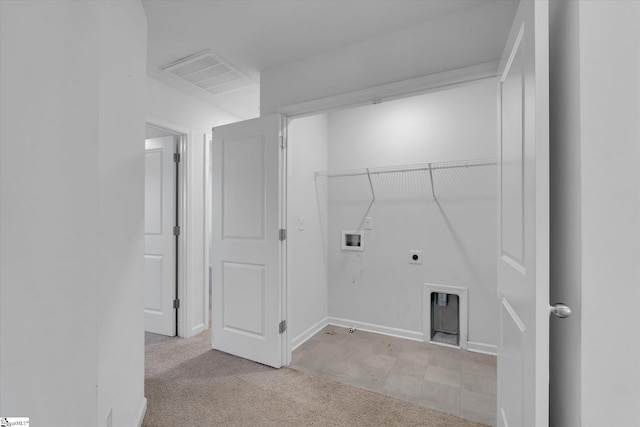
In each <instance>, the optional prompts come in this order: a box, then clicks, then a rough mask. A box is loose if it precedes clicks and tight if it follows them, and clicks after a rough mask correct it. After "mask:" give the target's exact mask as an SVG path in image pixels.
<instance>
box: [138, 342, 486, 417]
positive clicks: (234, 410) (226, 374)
mask: <svg viewBox="0 0 640 427" xmlns="http://www.w3.org/2000/svg"><path fill="white" fill-rule="evenodd" d="M145 395H146V397H147V399H148V405H147V414H146V416H145V419H144V423H143V426H145V427H164V426H167V427H169V426H171V427H175V426H190V427H195V426H203V427H204V426H207V427H209V426H296V427H297V426H429V427H431V426H433V427H436V426H438V427H449V426H465V427H466V426H469V427H471V426H484V424H479V423H475V422H472V421H468V420H465V419H463V418H458V417H456V416H453V415H449V414H445V413H443V412H439V411H435V410H432V409H429V408H426V407H422V406H419V405H415V404H412V403H409V402H405V401H402V400H398V399H394V398H391V397H387V396H383V395H380V394H377V393H374V392H370V391H367V390H363V389H359V388H356V387H352V386H348V385H345V384H340V383H336V382H333V381H328V380H324V379H322V378H319V377H315V376H312V375H309V374H306V373H304V372H300V371H296V370H293V369H289V368H282V369H272V368H269V367H266V366H263V365H260V364H258V363H254V362H250V361H248V360H245V359H241V358H238V357H235V356H231V355H228V354H225V353H222V352H219V351H216V350H211V340H210V332H209V331H205V332H203V333H202V334H200V335H198V336H197V337H194V338H191V339H187V340H184V339H180V338H168V339H164V340H163V339H155V340H154V339H150V340H148V341H147V344H146V368H145Z"/></svg>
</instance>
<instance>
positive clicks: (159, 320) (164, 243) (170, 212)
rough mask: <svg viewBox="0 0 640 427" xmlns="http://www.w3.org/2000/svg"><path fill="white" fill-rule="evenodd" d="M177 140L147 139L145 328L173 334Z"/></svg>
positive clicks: (174, 319)
mask: <svg viewBox="0 0 640 427" xmlns="http://www.w3.org/2000/svg"><path fill="white" fill-rule="evenodd" d="M174 152H175V140H174V137H173V136H167V137H163V138H153V139H147V140H146V141H145V198H144V212H145V223H144V228H145V256H144V257H145V309H144V312H145V330H146V331H149V332H153V333H156V334H162V335H168V336H174V335H175V334H176V329H175V328H176V317H175V309H174V308H173V300H174V299H175V236H174V235H173V226H174V225H175V210H176V209H175V206H176V205H175V200H176V193H175V191H176V190H175V173H176V172H175V163H174V161H173V154H174Z"/></svg>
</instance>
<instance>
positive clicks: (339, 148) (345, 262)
mask: <svg viewBox="0 0 640 427" xmlns="http://www.w3.org/2000/svg"><path fill="white" fill-rule="evenodd" d="M495 90H496V86H495V81H494V80H493V79H490V80H484V81H481V82H478V83H475V84H473V85H467V86H462V87H457V88H452V89H448V90H443V91H440V92H434V93H430V94H426V95H421V96H417V97H412V98H407V99H403V100H397V101H390V102H384V103H381V104H376V105H370V106H366V107H359V108H355V109H349V110H342V111H335V112H331V113H329V169H330V170H341V169H352V168H367V167H378V166H392V165H403V164H415V163H423V162H425V163H426V162H439V161H450V160H466V159H475V158H487V157H493V158H495V149H496V148H495V147H496V146H495V139H496V126H495V123H496V116H495V115H496V109H495ZM488 168H489V174H488V176H484V175H483V176H484V178H482V177H480V176H476V175H473V174H474V173H475V172H470V173H471V174H469V172H465V170H458V172H456V174H454V175H448V176H449V177H448V178H446V177H445V176H444V175H443V177H444V178H443V179H444V181H442V182H440V184H438V181H436V185H435V191H436V195H437V197H438V202H436V201H433V200H432V199H431V195H430V189H429V188H428V187H423V188H422V190H423V191H422V192H420V193H416V192H415V191H416V189H419V187H420V185H421V184H420V183H424V182H426V181H425V180H420V179H419V178H418V177H417V176H416V175H412V176H410V175H409V174H407V175H403V174H395V175H393V176H392V175H387V176H386V177H385V178H381V180H382V181H383V182H380V184H379V185H378V186H377V189H375V190H374V191H375V192H376V201H375V202H374V203H373V204H370V203H371V196H370V188H369V184H368V181H367V177H366V176H364V177H360V178H355V177H347V178H329V180H328V181H329V182H328V184H327V185H328V194H329V196H328V200H329V205H328V206H329V216H328V217H329V226H328V248H329V277H328V278H329V315H330V316H331V317H337V318H346V319H351V320H355V321H359V322H365V323H371V324H375V325H381V326H385V327H390V328H397V329H403V330H406V331H413V332H416V333H417V334H421V333H422V331H423V301H422V300H423V288H424V283H433V284H441V285H451V286H463V287H466V288H468V289H469V335H468V339H469V341H472V342H476V343H480V344H483V345H487V346H488V347H486V348H485V347H483V348H485V349H491V348H494V347H493V346H495V345H496V343H497V310H496V294H495V292H496V289H495V286H496V265H495V254H496V242H495V239H496V224H495V218H496V212H495V209H496V197H495V196H496V193H495V192H496V184H495V167H488ZM491 172H493V173H491ZM473 177H475V178H473ZM358 180H359V182H357V181H358ZM439 185H440V186H439ZM454 187H458V189H459V190H460V189H462V190H464V189H465V188H470V187H474V190H473V191H470V192H469V193H467V194H466V195H462V196H455V197H454V196H448V195H447V191H451V190H453V189H454ZM463 193H464V191H463ZM450 194H451V195H453V193H450ZM365 217H371V219H372V223H373V224H372V225H373V227H372V230H370V231H365V250H364V252H347V251H341V250H340V238H341V234H340V233H341V230H358V229H362V227H363V220H364V218H365ZM409 250H421V251H423V264H422V265H412V264H409V262H408V258H409V257H408V251H409Z"/></svg>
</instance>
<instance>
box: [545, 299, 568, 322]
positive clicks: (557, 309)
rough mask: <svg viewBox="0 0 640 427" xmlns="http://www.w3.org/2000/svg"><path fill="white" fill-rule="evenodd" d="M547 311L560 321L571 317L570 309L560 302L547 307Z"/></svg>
mask: <svg viewBox="0 0 640 427" xmlns="http://www.w3.org/2000/svg"><path fill="white" fill-rule="evenodd" d="M549 311H550V312H551V314H553V315H554V316H556V317H559V318H561V319H565V318H567V317H569V316H571V308H569V306H568V305H566V304H563V303H561V302H559V303H557V304H554V305H552V306H551V307H549Z"/></svg>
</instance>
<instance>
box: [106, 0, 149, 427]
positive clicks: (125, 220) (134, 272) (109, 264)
mask: <svg viewBox="0 0 640 427" xmlns="http://www.w3.org/2000/svg"><path fill="white" fill-rule="evenodd" d="M98 11H99V14H98V17H99V20H98V25H99V31H100V32H99V34H100V39H99V45H98V49H99V50H98V51H99V52H100V56H99V63H98V66H99V81H98V83H99V85H98V130H99V133H98V156H97V160H98V168H97V171H98V194H99V205H98V248H97V249H98V251H97V255H98V295H97V297H98V298H97V304H98V331H97V332H98V349H97V350H98V353H97V356H98V377H97V380H98V387H97V397H98V406H97V410H98V413H97V421H96V425H98V426H102V425H105V424H106V419H107V417H108V416H109V414H110V413H111V420H112V424H113V425H114V426H118V425H122V426H135V425H136V423H137V422H139V420H140V417H141V415H143V411H144V408H143V407H142V406H141V405H142V403H141V401H140V400H141V399H140V396H141V395H142V394H143V393H144V382H143V373H144V341H143V340H142V339H141V336H142V333H141V331H142V330H144V315H141V313H140V311H141V307H142V308H144V286H140V284H141V283H144V274H145V273H144V271H145V270H144V143H143V141H144V139H145V125H144V114H145V81H146V52H147V31H146V16H145V14H144V10H143V8H142V4H141V3H140V2H124V4H119V2H104V3H102V4H101V5H100V8H99V9H98ZM141 255H142V258H141ZM123 348H127V351H123Z"/></svg>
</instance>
